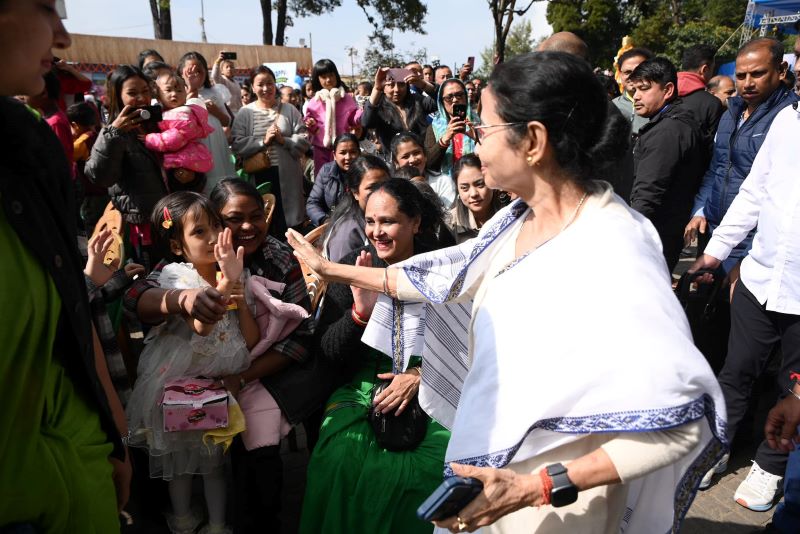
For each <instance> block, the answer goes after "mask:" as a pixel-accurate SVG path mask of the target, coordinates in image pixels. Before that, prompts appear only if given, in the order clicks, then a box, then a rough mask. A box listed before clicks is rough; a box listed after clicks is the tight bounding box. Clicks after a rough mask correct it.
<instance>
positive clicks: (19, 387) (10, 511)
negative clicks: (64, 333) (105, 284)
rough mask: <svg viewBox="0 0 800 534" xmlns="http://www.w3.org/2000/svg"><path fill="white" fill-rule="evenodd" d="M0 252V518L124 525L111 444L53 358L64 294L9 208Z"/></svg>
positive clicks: (47, 524)
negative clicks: (0, 312) (14, 227)
mask: <svg viewBox="0 0 800 534" xmlns="http://www.w3.org/2000/svg"><path fill="white" fill-rule="evenodd" d="M42 239H47V236H42ZM0 258H2V260H0V310H3V320H2V321H0V347H2V349H1V350H0V392H2V399H3V402H2V408H1V409H2V415H0V459H2V460H0V461H2V469H0V526H3V525H8V524H14V523H22V524H25V523H30V524H33V525H34V526H35V528H36V532H45V533H49V532H52V533H64V532H80V533H82V534H94V533H97V534H106V533H113V532H119V528H120V524H119V518H118V515H117V501H116V493H115V490H114V484H113V482H112V480H111V464H110V463H109V461H108V456H109V454H111V451H112V448H113V447H112V445H111V443H109V441H108V438H107V436H106V434H105V432H103V430H102V429H101V428H100V418H99V417H98V415H97V413H96V412H95V411H93V410H92V409H91V407H90V406H89V404H88V403H87V402H86V401H85V400H84V398H83V397H82V396H80V395H79V392H78V391H77V390H76V388H75V387H74V385H73V383H72V381H71V380H70V378H69V377H68V376H67V373H66V371H65V370H64V367H63V366H62V365H61V363H60V362H59V361H57V360H56V359H55V358H54V357H53V343H54V342H55V339H56V328H57V324H58V320H59V315H60V309H61V300H60V298H59V296H58V292H57V290H56V287H55V285H54V284H53V281H52V279H51V278H50V277H49V275H48V274H47V273H46V272H45V271H44V270H43V269H42V267H41V265H40V264H39V263H38V262H37V261H36V260H35V258H34V257H33V256H32V255H31V254H30V252H29V251H28V250H27V249H26V248H25V247H24V246H23V244H22V243H21V242H20V240H19V238H18V237H17V234H16V233H15V232H14V231H13V230H12V229H11V227H10V226H9V224H8V222H7V221H6V218H5V213H4V212H3V210H2V209H0ZM75 357H77V356H75Z"/></svg>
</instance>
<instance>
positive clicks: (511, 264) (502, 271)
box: [495, 192, 589, 276]
mask: <svg viewBox="0 0 800 534" xmlns="http://www.w3.org/2000/svg"><path fill="white" fill-rule="evenodd" d="M588 194H589V193H588V192H586V193H584V194H583V196H582V197H581V199H580V201H579V202H578V205H577V206H575V211H573V212H572V215H570V216H569V219H567V222H566V223H564V226H562V227H561V230H559V231H558V232H556V233H555V234H553V235H551V236H550V237H548V238H547V239H545V240H544V241H542V242H541V243H539V244H538V245H536V246H535V247H533V248H532V249H530V250H529V251H527V252H525V253H524V254H522V255H521V256H519V257H518V258H514V259H513V260H511V262H509V264H508V265H506V266H505V267H503V268H502V269H500V270H499V271H498V272H497V274H496V275H495V276H500V275H501V274H503V273H504V272H506V271H507V270H509V269H511V268H512V267H514V266H515V265H516V264H518V263H519V262H521V261H522V260H524V259H525V258H527V257H528V255H530V254H531V252H534V251H536V250H538V249H539V248H541V247H543V246H544V245H546V244H547V243H549V242H550V241H552V240H553V239H555V238H556V236H558V235H559V234H561V232H563V231H564V230H566V229H567V227H568V226H569V225H570V224H572V223H573V222H575V218H576V217H577V216H578V212H579V211H580V210H581V206H583V202H584V201H585V200H586V197H587V195H588ZM529 220H532V219H529ZM525 222H527V221H525Z"/></svg>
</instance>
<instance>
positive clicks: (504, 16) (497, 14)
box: [487, 0, 539, 64]
mask: <svg viewBox="0 0 800 534" xmlns="http://www.w3.org/2000/svg"><path fill="white" fill-rule="evenodd" d="M536 1H539V0H530V1H529V0H523V3H525V2H527V5H526V6H525V7H520V8H519V9H517V0H487V2H488V3H489V9H490V10H491V12H492V20H493V21H494V48H495V54H496V57H497V61H498V62H502V61H504V60H505V57H506V39H507V38H508V32H509V31H510V30H511V23H512V22H514V15H519V16H520V17H521V16H523V15H524V14H525V13H527V12H528V10H529V9H530V8H531V6H533V3H534V2H536ZM493 63H494V62H492V64H493Z"/></svg>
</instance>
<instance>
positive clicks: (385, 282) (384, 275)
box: [383, 267, 391, 297]
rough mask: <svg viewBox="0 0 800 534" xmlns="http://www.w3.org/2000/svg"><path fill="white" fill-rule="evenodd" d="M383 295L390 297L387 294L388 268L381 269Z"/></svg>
mask: <svg viewBox="0 0 800 534" xmlns="http://www.w3.org/2000/svg"><path fill="white" fill-rule="evenodd" d="M383 294H384V295H386V296H387V297H391V295H390V294H389V268H388V267H384V268H383Z"/></svg>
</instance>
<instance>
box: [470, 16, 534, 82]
mask: <svg viewBox="0 0 800 534" xmlns="http://www.w3.org/2000/svg"><path fill="white" fill-rule="evenodd" d="M535 49H536V47H535V43H534V41H533V25H532V24H531V21H529V20H525V19H523V20H520V21H519V22H517V23H516V24H514V25H513V26H512V27H511V30H510V31H509V32H508V39H507V40H506V51H505V59H507V60H508V59H511V58H512V57H514V56H518V55H520V54H527V53H528V52H533V51H534V50H535ZM494 55H495V51H494V47H492V46H488V47H486V48H484V49H483V52H481V67H480V69H478V70H477V71H476V72H475V76H476V77H477V78H488V77H489V75H490V74H491V73H492V68H493V67H494Z"/></svg>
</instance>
